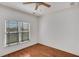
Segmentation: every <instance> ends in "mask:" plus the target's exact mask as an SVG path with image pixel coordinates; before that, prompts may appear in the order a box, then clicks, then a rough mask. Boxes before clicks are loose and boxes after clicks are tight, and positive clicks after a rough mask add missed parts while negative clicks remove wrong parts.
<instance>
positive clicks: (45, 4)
mask: <svg viewBox="0 0 79 59" xmlns="http://www.w3.org/2000/svg"><path fill="white" fill-rule="evenodd" d="M41 4H42V5H44V6H46V7H51V5H49V4H47V3H44V2H41Z"/></svg>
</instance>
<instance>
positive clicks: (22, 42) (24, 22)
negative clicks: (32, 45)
mask: <svg viewBox="0 0 79 59" xmlns="http://www.w3.org/2000/svg"><path fill="white" fill-rule="evenodd" d="M7 21H10V20H7ZM7 21H6V20H5V44H4V46H11V45H17V44H20V43H21V44H22V43H26V42H29V41H30V23H27V22H24V21H17V20H14V21H17V22H18V23H19V22H22V23H23V22H24V23H27V24H28V25H29V31H25V32H29V40H28V41H23V42H22V41H21V40H22V39H21V38H19V37H21V36H20V35H22V34H20V33H21V32H24V31H20V30H19V28H20V27H18V30H19V31H18V34H20V35H19V36H18V39H19V41H18V42H16V43H11V44H7V33H8V32H7V30H6V28H7V25H6V24H7V23H6V22H7ZM18 25H19V24H18Z"/></svg>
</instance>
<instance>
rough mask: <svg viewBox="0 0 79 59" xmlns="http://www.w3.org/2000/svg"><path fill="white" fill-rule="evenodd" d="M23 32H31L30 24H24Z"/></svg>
mask: <svg viewBox="0 0 79 59" xmlns="http://www.w3.org/2000/svg"><path fill="white" fill-rule="evenodd" d="M22 30H23V31H29V24H27V23H25V22H23V29H22Z"/></svg>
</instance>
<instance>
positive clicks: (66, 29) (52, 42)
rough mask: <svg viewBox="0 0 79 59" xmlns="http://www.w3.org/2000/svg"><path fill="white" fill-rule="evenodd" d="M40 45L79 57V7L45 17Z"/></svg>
mask: <svg viewBox="0 0 79 59" xmlns="http://www.w3.org/2000/svg"><path fill="white" fill-rule="evenodd" d="M39 30H40V41H39V43H41V44H44V45H47V46H50V47H54V48H57V49H60V50H63V51H67V52H70V53H73V54H76V55H79V7H73V8H68V9H64V10H60V11H56V12H53V13H50V14H47V15H44V16H43V17H42V18H41V19H40V29H39Z"/></svg>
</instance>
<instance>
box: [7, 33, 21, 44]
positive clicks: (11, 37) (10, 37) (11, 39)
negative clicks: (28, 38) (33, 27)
mask: <svg viewBox="0 0 79 59" xmlns="http://www.w3.org/2000/svg"><path fill="white" fill-rule="evenodd" d="M16 42H19V39H18V33H7V44H11V43H16Z"/></svg>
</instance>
